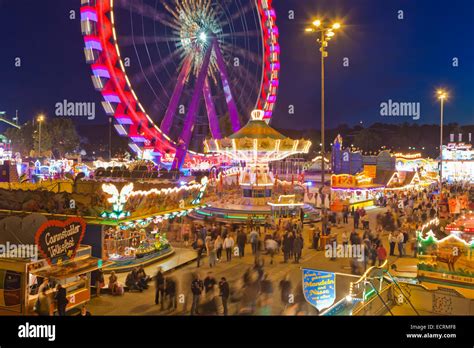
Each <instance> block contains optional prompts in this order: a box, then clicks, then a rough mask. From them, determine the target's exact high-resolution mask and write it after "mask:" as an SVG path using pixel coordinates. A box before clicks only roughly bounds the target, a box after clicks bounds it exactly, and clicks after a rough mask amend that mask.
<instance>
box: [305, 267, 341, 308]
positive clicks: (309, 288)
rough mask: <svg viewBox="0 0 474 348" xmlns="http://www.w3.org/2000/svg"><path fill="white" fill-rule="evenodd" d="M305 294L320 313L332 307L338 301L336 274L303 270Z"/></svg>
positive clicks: (307, 299)
mask: <svg viewBox="0 0 474 348" xmlns="http://www.w3.org/2000/svg"><path fill="white" fill-rule="evenodd" d="M303 293H304V297H305V299H306V301H308V303H309V304H311V305H312V306H314V307H316V309H317V310H318V311H321V310H323V309H325V308H328V307H330V306H331V305H332V304H333V303H334V301H335V300H336V274H335V273H331V272H324V271H318V270H314V269H309V268H303Z"/></svg>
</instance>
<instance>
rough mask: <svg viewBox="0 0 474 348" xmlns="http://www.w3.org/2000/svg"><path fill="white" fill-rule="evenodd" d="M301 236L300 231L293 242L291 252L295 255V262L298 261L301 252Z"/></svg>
mask: <svg viewBox="0 0 474 348" xmlns="http://www.w3.org/2000/svg"><path fill="white" fill-rule="evenodd" d="M303 243H304V242H303V236H302V235H301V233H299V234H298V236H297V237H296V238H295V240H294V242H293V254H294V255H295V263H300V259H301V253H302V252H303Z"/></svg>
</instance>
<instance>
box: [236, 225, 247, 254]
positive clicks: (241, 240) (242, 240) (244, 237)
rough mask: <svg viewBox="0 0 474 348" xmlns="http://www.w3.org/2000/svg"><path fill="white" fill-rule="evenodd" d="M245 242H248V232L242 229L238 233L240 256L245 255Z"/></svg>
mask: <svg viewBox="0 0 474 348" xmlns="http://www.w3.org/2000/svg"><path fill="white" fill-rule="evenodd" d="M245 243H247V234H246V233H245V232H244V231H243V230H240V231H239V232H238V233H237V247H238V248H239V257H240V258H242V257H244V256H245Z"/></svg>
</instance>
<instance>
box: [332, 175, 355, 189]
mask: <svg viewBox="0 0 474 348" xmlns="http://www.w3.org/2000/svg"><path fill="white" fill-rule="evenodd" d="M331 186H332V187H342V188H351V187H356V186H357V180H356V178H355V176H353V175H348V174H340V175H332V176H331Z"/></svg>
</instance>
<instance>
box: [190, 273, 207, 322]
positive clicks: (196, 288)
mask: <svg viewBox="0 0 474 348" xmlns="http://www.w3.org/2000/svg"><path fill="white" fill-rule="evenodd" d="M203 290H204V283H203V282H202V280H201V279H200V277H199V274H198V273H196V275H195V277H194V279H193V281H192V282H191V292H192V293H193V304H192V306H191V315H194V314H199V300H200V299H201V294H202V291H203Z"/></svg>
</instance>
